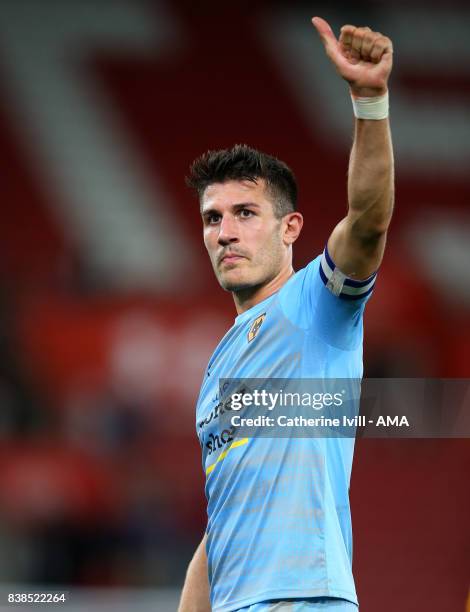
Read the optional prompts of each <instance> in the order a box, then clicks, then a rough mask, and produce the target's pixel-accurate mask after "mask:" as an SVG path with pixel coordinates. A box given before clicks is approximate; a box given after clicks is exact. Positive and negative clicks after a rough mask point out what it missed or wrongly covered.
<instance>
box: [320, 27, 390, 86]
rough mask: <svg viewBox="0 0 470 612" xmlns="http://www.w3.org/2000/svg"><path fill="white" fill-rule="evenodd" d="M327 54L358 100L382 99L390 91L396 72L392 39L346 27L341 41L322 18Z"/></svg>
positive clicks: (369, 30) (321, 28) (361, 29)
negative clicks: (389, 83)
mask: <svg viewBox="0 0 470 612" xmlns="http://www.w3.org/2000/svg"><path fill="white" fill-rule="evenodd" d="M312 23H313V25H314V27H315V28H316V30H317V32H318V34H319V36H320V38H321V41H322V43H323V46H324V47H325V52H326V54H327V56H328V57H329V58H330V60H331V62H332V63H333V65H334V66H335V68H336V70H337V72H338V73H339V74H340V76H342V77H343V79H344V80H345V81H347V82H348V83H349V86H350V89H351V93H352V94H353V95H354V96H358V97H374V96H381V95H383V94H384V93H385V92H386V91H387V83H388V78H389V76H390V73H391V71H392V63H393V61H392V58H393V45H392V41H391V40H390V38H388V37H387V36H384V35H383V34H381V33H380V32H374V31H372V30H371V29H370V28H367V27H361V28H358V27H356V26H353V25H344V26H343V27H342V28H341V33H340V36H339V39H337V38H336V36H335V35H334V33H333V31H332V29H331V27H330V25H329V24H328V23H327V22H326V21H325V20H324V19H322V18H321V17H314V18H313V19H312Z"/></svg>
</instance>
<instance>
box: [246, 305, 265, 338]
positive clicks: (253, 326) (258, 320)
mask: <svg viewBox="0 0 470 612" xmlns="http://www.w3.org/2000/svg"><path fill="white" fill-rule="evenodd" d="M265 318H266V313H265V312H263V314H262V315H260V316H259V317H257V318H256V319H255V320H254V321H253V323H252V324H251V327H250V331H249V332H248V342H251V341H252V340H254V339H255V338H256V334H257V333H258V331H259V328H260V327H261V325H262V324H263V321H264V320H265Z"/></svg>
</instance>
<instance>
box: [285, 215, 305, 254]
mask: <svg viewBox="0 0 470 612" xmlns="http://www.w3.org/2000/svg"><path fill="white" fill-rule="evenodd" d="M303 224H304V218H303V217H302V215H301V214H300V213H299V212H292V213H289V214H287V215H284V217H283V218H282V225H283V234H282V239H283V241H284V244H285V245H286V246H288V245H291V244H293V243H294V242H295V241H296V240H297V238H298V237H299V234H300V232H301V230H302V226H303Z"/></svg>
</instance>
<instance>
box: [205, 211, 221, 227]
mask: <svg viewBox="0 0 470 612" xmlns="http://www.w3.org/2000/svg"><path fill="white" fill-rule="evenodd" d="M206 220H207V223H208V224H209V225H214V224H215V223H218V222H219V221H220V215H218V214H217V213H211V214H210V215H207V217H206Z"/></svg>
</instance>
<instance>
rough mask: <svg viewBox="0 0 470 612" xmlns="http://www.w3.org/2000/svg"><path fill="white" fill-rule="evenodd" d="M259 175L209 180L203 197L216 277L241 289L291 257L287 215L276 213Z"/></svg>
mask: <svg viewBox="0 0 470 612" xmlns="http://www.w3.org/2000/svg"><path fill="white" fill-rule="evenodd" d="M265 187H266V184H265V181H264V180H263V179H259V180H258V181H257V182H256V183H254V182H252V181H226V182H224V183H214V184H212V185H209V187H207V189H206V190H205V192H204V195H203V197H202V202H201V214H202V219H203V225H204V244H205V245H206V248H207V251H208V253H209V257H210V259H211V262H212V266H213V268H214V272H215V275H216V276H217V279H218V281H219V283H220V284H221V285H222V287H223V288H224V289H226V290H227V291H235V292H236V291H242V290H246V289H249V288H252V287H253V288H254V287H258V286H261V285H263V284H266V283H268V282H269V281H270V280H272V279H273V278H275V277H276V275H277V274H279V272H280V270H281V268H282V266H283V264H284V263H285V262H286V260H287V259H288V258H289V257H291V251H290V244H291V243H292V242H293V240H291V239H290V237H289V232H288V231H286V221H285V219H286V218H287V217H288V215H287V217H283V219H277V218H276V217H275V215H274V209H273V203H272V199H270V196H269V193H267V192H266V188H265Z"/></svg>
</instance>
